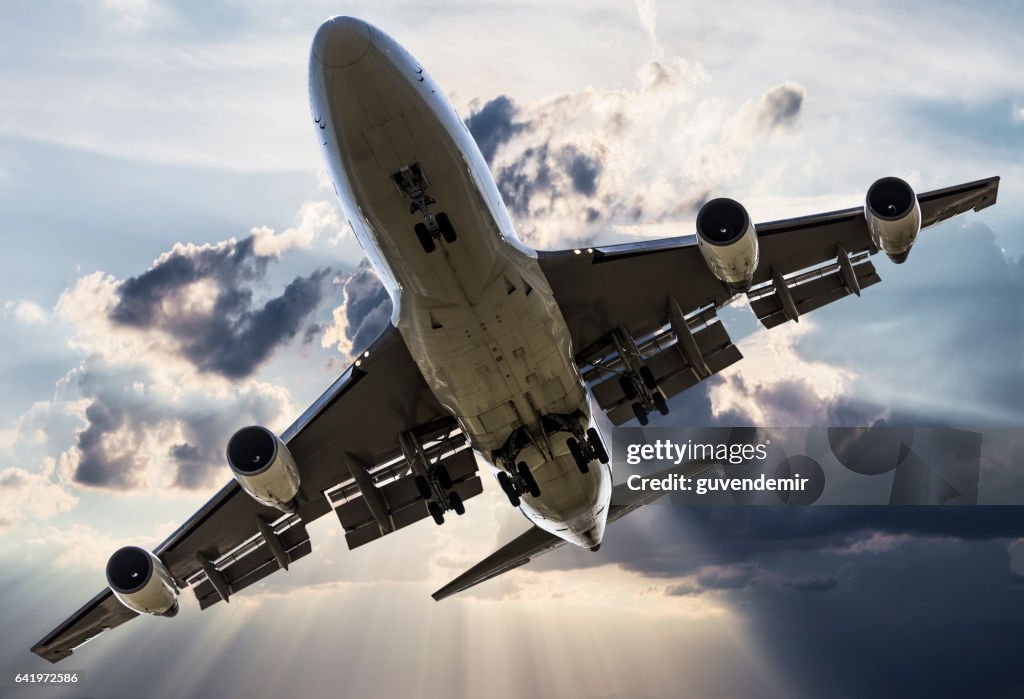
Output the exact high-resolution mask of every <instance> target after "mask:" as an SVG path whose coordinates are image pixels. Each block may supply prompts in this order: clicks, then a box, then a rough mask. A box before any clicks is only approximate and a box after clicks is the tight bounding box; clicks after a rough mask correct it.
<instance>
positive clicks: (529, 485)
mask: <svg viewBox="0 0 1024 699" xmlns="http://www.w3.org/2000/svg"><path fill="white" fill-rule="evenodd" d="M516 470H517V471H518V472H519V478H520V479H521V480H522V482H523V486H524V487H525V488H526V492H528V493H529V494H530V495H531V496H533V497H535V498H536V497H540V486H539V485H537V479H535V478H534V477H533V474H532V473H530V467H529V466H527V465H526V462H525V461H520V462H519V463H518V464H517V465H516Z"/></svg>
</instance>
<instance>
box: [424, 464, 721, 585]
mask: <svg viewBox="0 0 1024 699" xmlns="http://www.w3.org/2000/svg"><path fill="white" fill-rule="evenodd" d="M717 463H719V462H718V461H708V460H701V461H689V462H686V463H683V464H679V465H678V466H670V467H669V468H666V469H665V470H663V471H658V472H657V473H653V474H651V475H650V476H649V477H650V478H664V477H665V476H671V475H676V474H679V475H683V476H685V477H687V478H693V477H695V476H698V475H700V474H701V473H704V472H705V471H707V470H708V469H710V468H711V467H712V466H715V465H716V464H717ZM666 492H668V491H665V490H632V489H630V488H629V487H628V486H627V485H626V484H625V483H620V484H619V485H617V486H615V488H614V489H613V490H612V503H611V507H610V508H609V510H608V521H609V522H614V521H615V520H617V519H620V518H622V517H623V516H625V515H626V514H629V513H630V512H632V511H633V510H635V509H637V508H638V507H640V506H641V505H646V504H647V503H649V502H652V501H654V500H657V499H658V498H660V497H661V496H662V495H664V494H665V493H666ZM565 543H567V542H566V541H565V539H561V538H559V537H557V536H555V535H554V534H551V533H549V532H546V531H544V530H543V529H541V528H540V527H537V526H533V527H530V528H529V529H527V530H526V531H525V532H523V533H522V534H520V535H519V536H517V537H516V538H515V539H513V540H512V541H510V542H508V543H507V544H505V545H504V546H502V547H501V548H500V549H498V550H497V551H495V552H494V553H492V554H491V555H490V556H488V557H487V558H485V559H484V560H482V561H480V562H479V563H477V564H476V565H475V566H473V567H472V568H470V569H469V570H467V571H466V572H465V573H463V574H462V575H460V576H459V577H457V578H455V579H454V580H452V581H451V582H450V583H448V584H447V585H445V586H444V587H442V588H441V589H440V590H438V591H437V592H435V593H434V594H433V595H432V597H433V598H434V599H435V600H437V601H439V602H440V601H441V600H443V599H444V598H445V597H451V596H452V595H454V594H456V593H459V592H462V591H463V590H468V589H469V588H471V587H473V586H474V585H479V584H480V583H482V582H485V581H487V580H490V579H491V578H494V577H497V576H499V575H501V574H502V573H507V572H508V571H510V570H513V569H514V568H518V567H519V566H521V565H525V564H527V563H529V562H530V561H532V560H533V559H534V558H536V557H537V556H540V555H542V554H544V553H547V552H548V551H552V550H554V549H556V548H558V547H559V546H561V545H562V544H565Z"/></svg>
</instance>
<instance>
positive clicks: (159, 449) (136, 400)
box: [63, 358, 294, 491]
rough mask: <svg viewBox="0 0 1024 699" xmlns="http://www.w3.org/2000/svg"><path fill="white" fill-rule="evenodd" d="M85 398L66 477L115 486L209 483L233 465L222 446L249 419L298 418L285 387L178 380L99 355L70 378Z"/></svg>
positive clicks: (277, 422) (277, 423)
mask: <svg viewBox="0 0 1024 699" xmlns="http://www.w3.org/2000/svg"><path fill="white" fill-rule="evenodd" d="M73 381H74V385H75V388H76V389H77V395H78V396H80V397H81V398H83V399H85V400H88V407H86V408H85V411H84V415H83V418H84V423H85V427H84V428H83V429H81V430H79V431H78V432H76V433H75V441H74V444H73V446H72V447H71V448H70V449H68V450H67V451H66V452H64V454H63V464H64V471H65V474H64V475H65V477H67V478H68V479H69V480H70V481H72V482H73V483H75V484H78V485H84V486H90V487H99V488H107V489H112V490H121V491H128V490H147V489H167V488H184V489H197V488H205V487H209V486H210V485H212V484H214V483H216V482H218V481H221V480H223V479H224V478H225V477H226V476H227V474H228V471H227V470H226V467H225V464H224V457H223V454H224V447H225V444H226V441H227V438H228V437H229V436H230V435H231V433H232V432H234V430H236V429H238V428H239V427H242V426H244V425H246V424H263V425H269V426H272V427H276V428H283V427H284V426H285V421H286V420H288V419H290V418H291V417H293V416H294V406H293V405H292V403H291V400H290V396H289V395H288V392H287V391H286V390H285V389H283V388H279V387H276V386H273V385H271V384H267V383H264V382H258V381H248V382H245V383H243V384H232V383H228V382H224V384H222V385H220V386H216V385H213V384H212V383H211V382H209V381H203V380H202V379H198V378H196V377H193V379H192V380H191V381H190V380H187V379H185V378H184V377H183V376H181V375H179V376H178V379H177V381H175V383H174V385H169V384H167V383H165V382H164V381H163V380H161V379H160V378H158V377H155V376H154V375H152V374H151V373H150V372H149V371H147V368H146V367H145V366H135V367H120V366H112V365H109V364H107V363H105V362H103V361H102V360H100V359H98V358H93V359H92V360H90V361H87V362H86V363H85V364H83V366H82V367H81V368H80V369H79V370H77V371H76V372H75V375H74V377H73Z"/></svg>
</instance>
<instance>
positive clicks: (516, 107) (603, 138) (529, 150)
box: [466, 3, 805, 248]
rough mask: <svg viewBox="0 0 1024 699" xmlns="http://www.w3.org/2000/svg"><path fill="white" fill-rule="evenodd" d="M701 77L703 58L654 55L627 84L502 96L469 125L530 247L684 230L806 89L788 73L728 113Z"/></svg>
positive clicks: (791, 113) (778, 129)
mask: <svg viewBox="0 0 1024 699" xmlns="http://www.w3.org/2000/svg"><path fill="white" fill-rule="evenodd" d="M644 6H645V7H647V8H648V9H649V10H650V11H651V12H653V4H652V3H645V4H644ZM648 6H649V7H648ZM644 11H646V10H644ZM652 22H653V19H652ZM709 81H710V78H709V76H708V75H707V73H706V72H705V71H704V69H703V68H702V67H701V66H700V65H699V64H696V63H691V62H688V61H686V60H684V59H682V58H680V57H678V56H669V57H662V58H658V59H655V60H652V61H649V62H647V63H645V64H644V65H643V66H641V68H640V69H639V70H638V71H637V73H636V79H635V82H634V84H633V85H632V86H630V87H628V88H618V89H596V88H592V87H591V88H586V89H584V90H581V91H579V92H574V93H566V94H561V95H556V96H554V97H550V98H546V99H541V100H537V101H534V102H530V103H516V102H513V101H512V100H511V98H509V97H508V96H506V95H499V96H498V97H495V98H494V99H492V100H490V101H489V102H487V103H485V104H484V106H483V107H481V108H480V109H478V110H475V111H473V112H472V113H471V114H470V117H469V118H468V119H467V120H466V123H467V125H468V126H469V128H470V132H471V133H472V134H473V136H474V138H475V139H476V140H477V143H478V145H479V146H480V149H481V152H482V153H483V155H484V157H485V159H486V160H487V162H488V164H489V165H490V167H491V170H492V172H493V174H494V178H495V182H496V183H497V185H498V189H499V190H500V192H501V194H502V196H503V198H504V200H505V203H506V205H507V206H508V208H509V210H510V212H511V213H512V214H513V216H514V218H515V222H516V225H517V228H518V230H519V233H520V235H521V237H523V238H524V240H526V241H527V242H528V243H530V244H532V245H534V246H535V247H540V248H552V247H568V246H569V245H570V244H572V245H579V244H582V243H584V242H588V241H592V240H595V239H596V238H597V237H598V236H600V237H602V238H603V239H615V238H617V239H623V238H626V237H629V236H636V235H641V236H642V235H645V228H646V227H647V226H651V225H656V224H669V223H677V224H679V226H680V227H685V229H687V230H688V229H689V228H690V227H691V226H692V220H693V218H694V216H695V213H696V210H697V209H698V208H699V207H700V205H701V204H703V202H704V201H706V200H707V198H708V197H709V195H710V193H711V192H712V191H714V190H715V189H717V188H719V187H721V186H723V185H724V184H725V183H727V182H730V181H732V180H734V179H735V178H737V177H738V176H739V175H740V174H741V172H742V168H743V165H744V163H745V161H746V159H747V158H748V157H749V155H750V154H751V153H753V152H754V151H755V150H756V149H757V148H758V147H759V146H760V144H761V143H762V142H763V141H765V139H766V137H768V136H771V135H773V134H781V133H788V132H792V131H794V126H795V125H796V124H797V123H798V119H799V115H800V111H801V107H802V104H803V99H804V94H805V90H804V88H803V87H802V86H800V85H797V84H795V83H784V84H782V85H777V86H775V87H772V88H770V89H768V90H767V91H765V92H764V93H763V94H762V95H760V96H759V97H758V98H757V99H751V100H748V101H747V102H745V103H744V104H743V105H742V106H741V107H740V108H739V109H738V110H737V111H735V112H733V113H729V111H728V110H727V108H726V107H725V105H724V103H723V102H722V101H721V100H719V99H716V98H714V97H705V96H703V94H702V91H703V89H704V88H705V87H706V85H707V84H708V82H709ZM680 125H685V127H681V126H680ZM638 182H642V183H644V184H643V187H639V188H638V187H637V183H638ZM647 235H650V233H647Z"/></svg>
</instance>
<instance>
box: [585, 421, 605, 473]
mask: <svg viewBox="0 0 1024 699" xmlns="http://www.w3.org/2000/svg"><path fill="white" fill-rule="evenodd" d="M587 441H588V442H590V446H591V447H593V449H594V455H595V456H597V460H598V461H600V462H601V463H602V464H606V463H608V450H607V449H605V448H604V442H602V441H601V435H599V434H598V433H597V430H596V429H594V428H593V427H591V428H590V429H588V430H587Z"/></svg>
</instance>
